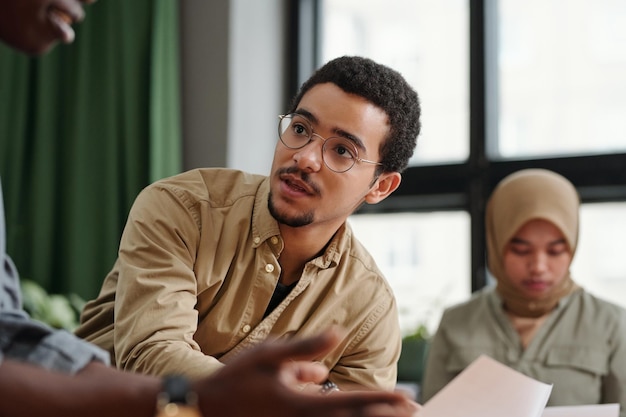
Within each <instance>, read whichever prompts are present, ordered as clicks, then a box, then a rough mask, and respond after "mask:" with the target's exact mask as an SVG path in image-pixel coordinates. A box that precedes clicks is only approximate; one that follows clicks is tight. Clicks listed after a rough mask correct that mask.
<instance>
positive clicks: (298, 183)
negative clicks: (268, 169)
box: [280, 174, 317, 195]
mask: <svg viewBox="0 0 626 417" xmlns="http://www.w3.org/2000/svg"><path fill="white" fill-rule="evenodd" d="M280 179H281V181H282V182H283V183H284V184H285V185H286V186H287V187H288V188H289V190H292V191H294V192H296V193H304V194H308V195H315V194H317V190H316V189H315V187H312V186H311V185H309V184H308V183H306V182H304V181H302V180H301V179H299V178H298V177H296V176H294V175H290V174H283V175H281V176H280Z"/></svg>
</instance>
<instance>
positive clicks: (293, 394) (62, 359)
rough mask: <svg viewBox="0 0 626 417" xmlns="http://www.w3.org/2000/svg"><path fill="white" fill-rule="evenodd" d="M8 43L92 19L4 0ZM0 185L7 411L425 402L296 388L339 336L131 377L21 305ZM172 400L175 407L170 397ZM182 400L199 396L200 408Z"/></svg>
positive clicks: (402, 407) (261, 412)
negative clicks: (180, 373)
mask: <svg viewBox="0 0 626 417" xmlns="http://www.w3.org/2000/svg"><path fill="white" fill-rule="evenodd" d="M0 10H1V13H0V39H1V40H2V41H4V42H6V43H7V44H9V45H10V46H12V47H14V48H16V49H18V50H21V51H24V52H27V53H31V54H35V53H40V52H44V51H47V50H48V49H50V48H51V47H52V46H53V45H54V44H55V43H56V42H57V41H59V40H60V41H64V42H71V41H72V40H73V33H74V32H73V30H72V28H71V24H72V23H74V22H77V21H79V20H80V19H82V17H83V9H82V5H81V2H80V1H78V0H19V1H16V0H0ZM4 227H5V225H4V211H3V205H2V189H1V187H0V415H3V416H5V415H6V416H12V417H22V416H24V417H26V416H28V417H30V416H44V415H45V416H49V417H53V416H63V417H71V416H91V417H98V416H117V417H124V416H129V417H131V416H132V417H141V416H146V417H148V416H153V415H155V414H156V413H157V412H158V411H159V407H157V400H158V402H159V403H160V404H161V405H162V406H163V410H167V415H169V416H173V415H178V416H182V415H188V416H189V415H193V416H197V415H200V414H199V413H201V415H204V416H221V417H231V416H232V417H236V416H252V415H254V416H257V417H259V416H261V417H262V416H267V417H270V416H272V417H292V416H304V415H310V416H325V417H328V416H331V417H332V416H335V417H341V416H346V415H355V416H356V415H367V416H378V417H392V416H405V417H408V416H410V415H411V414H412V413H413V411H415V407H414V406H413V404H412V403H411V402H409V401H407V400H406V399H404V398H403V397H402V396H400V395H397V394H393V393H387V392H359V393H356V392H355V393H343V392H338V393H335V394H333V395H330V396H322V395H320V394H319V393H314V394H309V393H302V392H297V391H296V390H293V389H292V388H291V387H292V386H299V385H302V384H306V383H319V382H320V381H323V380H325V379H326V377H327V370H326V369H325V368H324V367H323V366H321V365H320V364H316V363H313V362H310V360H311V359H312V358H314V357H316V356H318V355H320V354H323V353H324V352H325V351H327V350H329V349H331V348H332V347H333V346H334V345H335V344H336V343H337V342H338V336H337V334H336V333H334V332H326V333H323V334H321V335H319V336H317V337H313V338H309V339H302V340H300V341H295V342H290V343H273V344H270V343H267V344H264V345H262V346H259V347H258V348H257V349H255V350H253V351H250V352H248V353H247V354H246V355H243V356H242V357H240V358H239V359H238V360H237V361H234V362H233V363H232V364H230V365H229V366H228V367H227V368H224V369H222V370H220V371H219V372H217V373H215V374H214V375H212V376H211V377H208V378H204V379H198V380H196V381H193V382H189V381H188V380H185V379H184V378H180V377H171V378H169V377H168V378H167V379H166V380H164V381H162V380H160V379H158V378H155V377H150V376H144V375H138V374H131V373H124V372H120V371H118V370H115V369H113V368H110V367H108V366H106V363H107V361H108V355H107V354H106V353H105V352H104V351H101V350H100V349H98V348H96V347H95V346H92V345H90V344H88V343H86V342H84V341H82V340H80V339H77V338H76V337H74V336H73V335H71V334H69V333H67V332H63V331H56V330H53V329H51V328H49V327H47V326H45V325H42V324H40V323H38V322H35V321H33V320H31V319H30V318H29V317H28V316H27V315H26V314H25V313H24V311H23V310H22V309H21V296H20V291H19V279H18V275H17V271H16V269H15V267H14V265H13V263H12V262H11V260H10V258H9V257H8V256H7V254H6V240H5V229H4ZM168 402H169V403H170V404H167V403H168ZM174 402H189V403H190V404H189V406H192V407H187V410H186V411H188V412H190V413H191V414H183V412H184V408H185V407H180V404H179V405H178V406H175V405H174V404H172V403H174Z"/></svg>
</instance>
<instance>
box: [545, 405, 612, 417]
mask: <svg viewBox="0 0 626 417" xmlns="http://www.w3.org/2000/svg"><path fill="white" fill-rule="evenodd" d="M541 417H619V404H599V405H574V406H567V407H565V406H564V407H546V409H545V410H544V411H543V415H542V416H541Z"/></svg>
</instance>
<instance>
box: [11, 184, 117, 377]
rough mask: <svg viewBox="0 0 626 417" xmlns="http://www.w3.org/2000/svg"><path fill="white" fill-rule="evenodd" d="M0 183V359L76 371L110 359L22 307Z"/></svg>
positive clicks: (67, 371) (95, 348)
mask: <svg viewBox="0 0 626 417" xmlns="http://www.w3.org/2000/svg"><path fill="white" fill-rule="evenodd" d="M4 227H5V223H4V206H3V203H2V186H1V185H0V363H1V362H2V361H3V360H4V359H15V360H19V361H22V362H27V363H31V364H33V365H38V366H41V367H44V368H46V369H50V370H55V371H59V372H65V373H70V374H73V373H76V372H78V371H80V370H81V369H82V368H84V367H85V366H86V365H87V364H88V363H89V362H91V361H100V362H103V363H105V364H108V363H109V356H108V354H107V353H106V352H104V351H103V350H101V349H99V348H97V347H96V346H93V345H91V344H89V343H87V342H84V341H82V340H80V339H78V338H77V337H75V336H74V335H72V334H70V333H68V332H66V331H63V330H56V329H53V328H51V327H49V326H47V325H45V324H43V323H40V322H37V321H35V320H32V319H31V318H30V317H29V316H28V314H26V312H25V311H24V310H23V309H22V295H21V291H20V284H19V275H18V273H17V269H16V268H15V265H14V264H13V261H12V260H11V258H9V256H8V255H7V253H6V240H5V239H6V235H5V229H4Z"/></svg>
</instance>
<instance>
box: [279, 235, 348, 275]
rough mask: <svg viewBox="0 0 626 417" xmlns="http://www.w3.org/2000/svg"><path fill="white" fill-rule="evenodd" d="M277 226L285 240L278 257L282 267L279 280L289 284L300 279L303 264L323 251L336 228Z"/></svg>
mask: <svg viewBox="0 0 626 417" xmlns="http://www.w3.org/2000/svg"><path fill="white" fill-rule="evenodd" d="M279 227H280V234H281V237H282V238H283V241H284V242H285V247H284V249H283V251H282V253H281V254H280V258H279V259H278V262H279V263H280V266H281V269H282V273H281V276H280V282H281V283H282V284H285V285H291V284H292V283H294V282H295V281H297V280H299V279H300V276H301V275H302V271H303V270H304V265H305V264H306V263H307V262H308V261H310V260H311V259H314V258H315V257H317V256H319V255H320V254H321V253H322V252H323V251H324V249H325V248H326V246H327V245H328V242H330V240H331V239H332V237H333V236H334V235H335V233H336V232H337V229H334V230H333V229H329V228H321V227H319V226H303V227H289V226H285V225H280V226H279Z"/></svg>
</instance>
